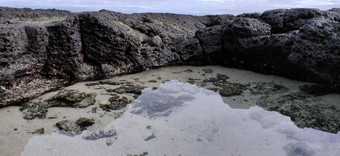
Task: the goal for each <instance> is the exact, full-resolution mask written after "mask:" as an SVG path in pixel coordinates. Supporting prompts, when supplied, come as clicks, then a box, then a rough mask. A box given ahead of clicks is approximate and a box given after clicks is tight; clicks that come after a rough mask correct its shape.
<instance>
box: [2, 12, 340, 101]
mask: <svg viewBox="0 0 340 156" xmlns="http://www.w3.org/2000/svg"><path fill="white" fill-rule="evenodd" d="M184 64H185V65H188V64H190V65H223V66H227V67H236V68H241V69H247V70H252V71H255V72H259V73H265V74H275V75H280V76H285V77H289V78H293V79H297V80H304V81H311V82H316V83H319V84H323V85H326V86H328V87H330V88H332V89H335V90H339V88H340V9H331V10H328V11H321V10H318V9H289V10H287V9H279V10H270V11H266V12H264V13H263V14H242V15H239V16H233V15H216V16H190V15H176V14H151V13H145V14H128V15H127V14H121V13H117V12H111V11H107V10H101V11H99V12H84V13H71V12H68V11H62V10H32V9H14V8H0V100H1V101H0V106H8V105H20V104H21V103H23V102H25V101H28V100H30V99H32V98H34V97H37V96H39V95H41V94H43V93H45V92H48V91H51V90H55V89H58V88H60V87H62V86H65V85H68V84H71V83H74V82H78V81H85V80H93V79H103V78H108V77H113V76H115V75H118V74H127V73H133V72H140V71H143V70H146V69H148V68H157V67H162V66H169V65H184Z"/></svg>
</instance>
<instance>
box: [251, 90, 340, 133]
mask: <svg viewBox="0 0 340 156" xmlns="http://www.w3.org/2000/svg"><path fill="white" fill-rule="evenodd" d="M256 104H257V105H259V106H260V107H262V108H265V109H267V110H271V111H278V112H280V113H281V114H283V115H287V116H289V117H291V120H292V121H294V123H295V124H296V125H297V126H298V127H301V128H304V127H310V128H315V129H319V130H323V131H327V132H331V133H337V132H339V131H340V125H339V123H340V110H338V109H336V108H335V106H333V105H330V104H328V103H327V102H325V101H323V100H321V99H319V98H316V97H312V96H310V95H307V94H304V93H286V94H283V95H281V94H279V95H276V96H263V97H261V98H260V99H259V100H258V101H257V102H256Z"/></svg>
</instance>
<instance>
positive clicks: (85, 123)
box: [76, 117, 94, 128]
mask: <svg viewBox="0 0 340 156" xmlns="http://www.w3.org/2000/svg"><path fill="white" fill-rule="evenodd" d="M76 124H77V125H78V126H80V127H83V128H84V127H89V126H92V125H93V124H94V119H92V118H91V119H89V118H83V117H81V118H79V119H78V120H77V121H76Z"/></svg>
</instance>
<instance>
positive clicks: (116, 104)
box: [100, 96, 131, 111]
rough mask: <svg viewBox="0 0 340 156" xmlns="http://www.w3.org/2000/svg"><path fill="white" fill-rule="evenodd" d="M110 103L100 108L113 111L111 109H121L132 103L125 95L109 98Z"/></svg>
mask: <svg viewBox="0 0 340 156" xmlns="http://www.w3.org/2000/svg"><path fill="white" fill-rule="evenodd" d="M109 102H110V103H109V104H106V105H100V108H101V109H103V110H105V111H111V110H120V109H123V108H125V107H126V105H127V104H129V103H131V101H130V100H128V99H127V98H126V97H125V96H124V97H118V96H114V97H111V98H110V99H109Z"/></svg>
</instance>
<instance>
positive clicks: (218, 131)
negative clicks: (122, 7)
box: [22, 80, 340, 156]
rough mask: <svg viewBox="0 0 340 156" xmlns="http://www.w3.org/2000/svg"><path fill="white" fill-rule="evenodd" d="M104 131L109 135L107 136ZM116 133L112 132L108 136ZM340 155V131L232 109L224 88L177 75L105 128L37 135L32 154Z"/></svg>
mask: <svg viewBox="0 0 340 156" xmlns="http://www.w3.org/2000/svg"><path fill="white" fill-rule="evenodd" d="M101 134H103V135H101ZM107 134H110V135H107ZM89 136H91V137H90V138H94V139H87V138H89ZM143 152H148V155H182V156H185V155H215V156H216V155H217V156H218V155H221V156H225V155H242V156H245V155H251V156H256V155H259V156H263V155H276V156H280V155H282V156H284V155H289V156H293V155H301V156H314V155H316V156H318V155H320V156H324V155H327V156H338V155H340V133H338V134H331V133H326V132H322V131H318V130H314V129H309V128H305V129H301V128H298V127H296V126H295V125H294V123H293V122H292V121H290V118H289V117H286V116H283V115H281V114H279V113H277V112H269V111H265V110H263V109H262V108H260V107H252V108H250V109H247V110H244V109H232V108H230V107H229V106H228V105H226V104H224V103H223V101H222V98H221V97H220V95H219V94H218V93H215V92H212V91H209V90H206V89H202V88H198V87H196V86H195V85H190V84H183V83H180V82H179V81H177V80H172V81H170V82H166V83H164V84H162V85H161V86H160V87H159V88H158V89H157V90H151V89H150V88H147V89H144V90H143V92H142V95H141V96H140V97H139V98H138V99H137V100H135V101H134V102H133V103H131V104H130V106H129V109H128V110H127V111H126V112H125V113H124V114H123V115H122V116H121V117H120V118H118V119H116V120H114V121H113V122H112V123H111V124H109V125H108V126H107V127H106V128H105V129H103V130H101V131H100V132H94V133H93V132H88V131H84V132H83V133H82V134H80V135H77V136H73V137H70V136H67V135H64V134H61V133H59V132H58V130H56V132H55V133H53V134H51V135H43V136H35V137H33V138H31V139H30V140H29V142H28V144H27V145H26V146H25V150H24V151H23V152H22V155H23V156H26V155H27V156H30V155H44V156H45V155H70V156H73V155H127V154H141V153H143Z"/></svg>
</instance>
